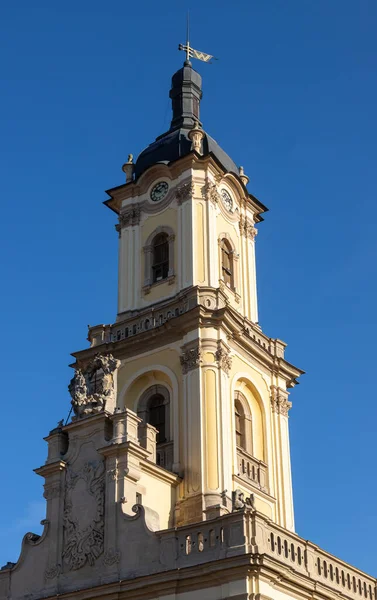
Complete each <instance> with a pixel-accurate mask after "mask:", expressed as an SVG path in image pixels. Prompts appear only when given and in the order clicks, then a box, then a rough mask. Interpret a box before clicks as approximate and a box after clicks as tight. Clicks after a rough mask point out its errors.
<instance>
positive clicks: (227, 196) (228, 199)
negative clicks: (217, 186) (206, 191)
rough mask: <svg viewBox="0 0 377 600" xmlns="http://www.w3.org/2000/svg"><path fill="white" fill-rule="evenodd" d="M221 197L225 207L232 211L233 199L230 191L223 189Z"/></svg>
mask: <svg viewBox="0 0 377 600" xmlns="http://www.w3.org/2000/svg"><path fill="white" fill-rule="evenodd" d="M221 199H222V201H223V204H224V206H225V208H226V209H227V210H229V212H232V208H233V200H232V197H231V195H230V194H229V192H227V190H221Z"/></svg>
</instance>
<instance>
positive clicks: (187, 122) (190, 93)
mask: <svg viewBox="0 0 377 600" xmlns="http://www.w3.org/2000/svg"><path fill="white" fill-rule="evenodd" d="M202 95H203V94H202V78H201V76H200V75H199V73H197V72H196V71H194V69H193V68H192V66H191V63H190V62H187V61H186V62H185V64H184V66H183V67H182V68H181V69H179V70H178V71H177V72H176V73H174V75H173V77H172V86H171V89H170V92H169V96H170V98H171V101H172V111H173V115H172V121H171V124H170V129H169V131H167V132H166V133H164V134H163V135H160V136H159V137H158V138H157V139H156V141H155V142H153V143H152V144H150V145H149V146H148V147H147V148H145V150H143V152H142V153H141V154H140V155H139V157H138V159H137V161H136V164H135V169H134V174H135V177H136V178H138V177H140V175H141V174H142V173H143V172H144V171H145V170H146V169H148V168H149V167H151V166H152V165H155V164H157V163H165V164H169V163H170V162H173V161H175V160H178V159H179V158H182V156H186V155H187V154H189V153H190V152H191V141H190V140H189V138H188V132H189V131H190V130H191V129H193V128H194V127H198V126H200V125H201V123H200V100H201V98H202ZM202 144H203V146H202V150H203V156H207V155H208V154H213V156H214V157H215V158H216V159H217V160H218V161H219V162H220V163H221V165H222V166H223V167H224V169H225V171H230V172H232V173H236V174H238V172H239V171H238V168H237V166H236V165H235V164H234V162H233V161H232V159H231V158H230V157H229V156H228V155H227V154H226V153H225V152H224V150H223V149H222V148H220V146H219V145H218V143H217V142H215V140H214V139H213V138H211V137H210V136H209V135H208V134H206V133H205V136H204V138H203V142H202Z"/></svg>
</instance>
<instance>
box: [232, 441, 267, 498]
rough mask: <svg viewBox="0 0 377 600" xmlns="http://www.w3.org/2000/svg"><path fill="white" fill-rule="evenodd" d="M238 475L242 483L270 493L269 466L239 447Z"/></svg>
mask: <svg viewBox="0 0 377 600" xmlns="http://www.w3.org/2000/svg"><path fill="white" fill-rule="evenodd" d="M237 466H238V471H237V475H238V477H239V478H240V479H242V481H246V483H250V484H251V485H253V486H254V487H257V488H258V489H260V490H262V492H266V493H268V470H267V465H266V463H264V462H263V461H261V460H258V459H257V458H254V456H251V454H249V453H248V452H246V451H245V450H243V448H240V447H237Z"/></svg>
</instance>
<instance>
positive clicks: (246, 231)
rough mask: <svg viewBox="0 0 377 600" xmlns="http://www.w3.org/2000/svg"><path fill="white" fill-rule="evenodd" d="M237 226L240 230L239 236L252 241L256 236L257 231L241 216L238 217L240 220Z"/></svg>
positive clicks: (248, 220)
mask: <svg viewBox="0 0 377 600" xmlns="http://www.w3.org/2000/svg"><path fill="white" fill-rule="evenodd" d="M238 226H239V228H240V234H241V235H244V236H245V237H247V238H249V239H251V240H254V239H255V237H256V236H257V235H258V229H256V228H255V227H254V225H253V223H252V222H251V221H250V219H247V218H246V217H244V216H243V215H241V216H240V220H239V222H238Z"/></svg>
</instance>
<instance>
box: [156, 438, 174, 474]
mask: <svg viewBox="0 0 377 600" xmlns="http://www.w3.org/2000/svg"><path fill="white" fill-rule="evenodd" d="M173 451H174V444H173V442H166V443H165V444H157V446H156V463H157V464H158V465H159V466H160V467H163V468H164V469H166V470H167V471H171V470H172V468H173V461H174V456H173Z"/></svg>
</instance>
